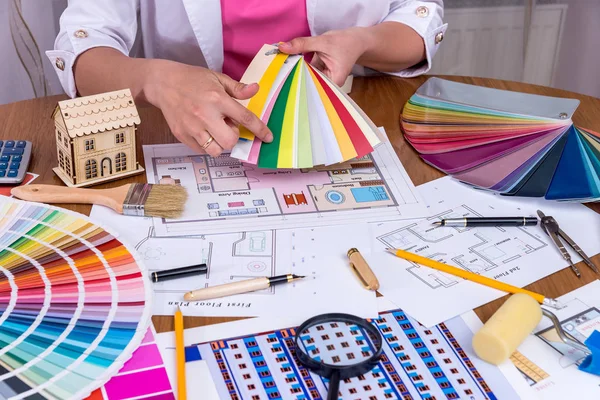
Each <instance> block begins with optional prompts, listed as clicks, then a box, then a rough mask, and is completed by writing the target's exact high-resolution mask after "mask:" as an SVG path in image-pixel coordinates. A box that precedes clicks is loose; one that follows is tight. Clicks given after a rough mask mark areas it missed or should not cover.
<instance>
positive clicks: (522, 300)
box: [472, 293, 600, 375]
mask: <svg viewBox="0 0 600 400" xmlns="http://www.w3.org/2000/svg"><path fill="white" fill-rule="evenodd" d="M543 316H545V317H547V318H549V319H550V321H551V322H552V325H553V326H554V331H551V332H552V333H549V334H548V335H546V336H545V337H546V339H547V340H549V341H553V342H562V343H565V344H566V345H568V346H570V347H572V348H574V349H576V350H579V351H581V352H582V353H583V354H585V355H586V358H585V359H584V361H583V362H582V363H581V364H580V365H579V369H580V370H582V371H586V372H589V373H592V374H595V375H600V353H598V351H600V332H599V331H594V332H593V333H592V335H590V336H589V337H588V339H587V340H586V341H585V344H581V343H580V342H579V341H578V340H577V339H575V338H574V337H572V336H571V335H569V334H568V333H567V332H565V331H564V329H563V327H562V326H561V324H560V321H559V320H558V318H557V317H556V315H555V314H554V313H552V312H551V311H548V310H547V309H545V308H543V307H541V306H540V304H539V303H538V302H537V301H536V300H535V299H534V298H533V297H531V296H530V295H528V294H524V293H516V294H513V295H512V296H511V297H509V298H508V300H506V302H504V304H503V305H502V306H501V307H500V308H499V309H498V311H496V312H495V313H494V315H492V317H491V318H490V319H489V320H488V321H487V322H486V323H485V324H484V325H483V327H482V328H481V329H480V330H479V331H478V332H477V333H476V334H475V335H474V336H473V343H472V344H473V350H474V351H475V354H477V356H478V357H479V358H481V359H482V360H483V361H486V362H488V363H490V364H494V365H498V364H501V363H503V362H504V361H506V360H508V358H509V357H510V356H511V354H513V353H514V352H515V350H517V347H519V346H520V345H521V343H523V341H524V340H525V338H526V337H527V336H529V335H530V334H531V333H532V332H533V330H534V329H535V327H536V326H537V325H538V324H539V323H540V321H541V320H542V317H543ZM594 355H596V357H594Z"/></svg>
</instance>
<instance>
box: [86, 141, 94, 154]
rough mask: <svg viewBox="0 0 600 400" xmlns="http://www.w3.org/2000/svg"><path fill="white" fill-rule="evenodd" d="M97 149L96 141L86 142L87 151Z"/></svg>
mask: <svg viewBox="0 0 600 400" xmlns="http://www.w3.org/2000/svg"><path fill="white" fill-rule="evenodd" d="M95 148H96V143H95V139H87V140H86V141H85V151H92V150H94V149H95Z"/></svg>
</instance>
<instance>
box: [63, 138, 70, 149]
mask: <svg viewBox="0 0 600 400" xmlns="http://www.w3.org/2000/svg"><path fill="white" fill-rule="evenodd" d="M64 142H65V147H69V138H68V137H67V136H65V140H64Z"/></svg>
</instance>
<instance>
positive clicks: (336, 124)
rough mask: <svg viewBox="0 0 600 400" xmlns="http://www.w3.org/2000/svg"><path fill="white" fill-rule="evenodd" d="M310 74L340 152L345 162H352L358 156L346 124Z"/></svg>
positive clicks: (311, 73)
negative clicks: (345, 126)
mask: <svg viewBox="0 0 600 400" xmlns="http://www.w3.org/2000/svg"><path fill="white" fill-rule="evenodd" d="M308 71H309V72H310V76H311V78H312V80H313V82H314V83H315V86H316V87H317V91H318V92H319V97H320V98H321V101H322V102H323V106H325V110H326V111H327V117H328V118H329V122H330V123H331V127H332V128H333V133H334V134H335V139H336V140H337V142H338V146H339V147H340V152H341V153H342V157H343V159H344V160H350V159H351V158H355V157H356V156H357V155H358V154H357V153H356V150H355V149H354V145H353V144H352V141H351V140H350V136H349V135H348V132H347V131H346V128H344V124H343V123H342V120H341V119H340V117H339V115H338V114H337V112H336V111H335V107H334V106H333V104H331V100H329V97H327V94H326V93H325V90H323V87H322V86H321V84H320V83H319V81H318V79H317V78H316V77H315V75H314V72H313V71H312V70H311V69H310V68H308Z"/></svg>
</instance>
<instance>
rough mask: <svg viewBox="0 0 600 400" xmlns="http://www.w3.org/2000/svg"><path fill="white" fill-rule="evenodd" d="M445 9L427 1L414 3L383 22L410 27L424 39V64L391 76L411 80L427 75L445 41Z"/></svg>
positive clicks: (394, 12) (393, 73)
mask: <svg viewBox="0 0 600 400" xmlns="http://www.w3.org/2000/svg"><path fill="white" fill-rule="evenodd" d="M442 15H443V7H441V6H440V5H439V4H435V3H432V2H427V1H414V2H411V3H410V5H407V6H404V7H401V8H398V9H396V10H394V11H392V12H391V13H390V14H389V15H388V16H387V17H386V18H385V19H384V20H383V21H382V22H387V21H394V22H400V23H402V24H404V25H407V26H409V27H410V28H412V29H413V30H414V31H415V32H417V33H418V34H419V36H421V37H422V38H423V42H424V44H425V56H426V59H425V60H423V62H421V63H419V64H417V65H415V66H413V67H411V68H407V69H405V70H403V71H398V72H392V73H390V74H391V75H396V76H400V77H403V78H411V77H415V76H418V75H422V74H425V73H427V72H428V71H429V70H430V69H431V66H432V63H433V57H434V56H435V53H436V52H437V51H438V49H439V46H440V44H441V42H442V40H444V35H445V34H446V30H447V29H448V24H443V21H442Z"/></svg>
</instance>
